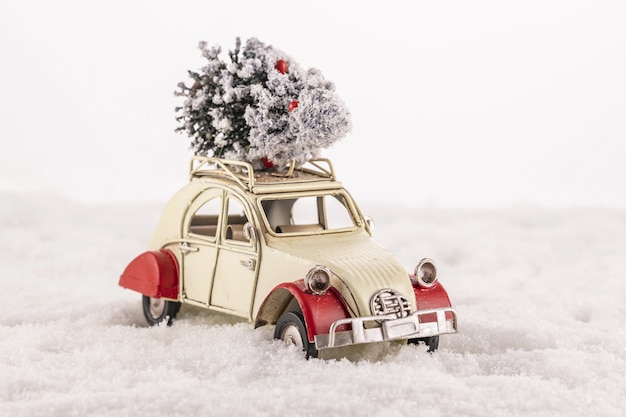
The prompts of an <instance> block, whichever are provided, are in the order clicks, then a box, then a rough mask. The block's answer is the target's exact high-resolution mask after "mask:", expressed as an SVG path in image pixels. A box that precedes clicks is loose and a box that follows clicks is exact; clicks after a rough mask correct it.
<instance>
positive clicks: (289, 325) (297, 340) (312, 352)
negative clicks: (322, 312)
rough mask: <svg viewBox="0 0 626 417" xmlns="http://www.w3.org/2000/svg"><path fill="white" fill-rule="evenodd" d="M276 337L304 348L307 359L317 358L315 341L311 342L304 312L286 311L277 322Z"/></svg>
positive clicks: (287, 343)
mask: <svg viewBox="0 0 626 417" xmlns="http://www.w3.org/2000/svg"><path fill="white" fill-rule="evenodd" d="M274 339H280V340H282V341H283V342H284V343H285V344H286V345H295V346H296V347H298V348H299V349H302V350H303V351H304V353H305V356H306V358H307V359H309V358H317V353H318V352H317V349H316V348H315V343H309V338H308V337H307V333H306V327H305V325H304V319H303V318H302V314H300V313H298V312H294V311H289V312H287V313H284V314H283V315H282V316H280V318H279V319H278V322H277V323H276V329H275V330H274Z"/></svg>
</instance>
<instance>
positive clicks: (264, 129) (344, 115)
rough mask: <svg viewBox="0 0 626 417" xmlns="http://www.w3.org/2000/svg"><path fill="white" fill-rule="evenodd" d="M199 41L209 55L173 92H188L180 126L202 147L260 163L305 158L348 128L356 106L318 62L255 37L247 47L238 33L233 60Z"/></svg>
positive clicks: (208, 153) (302, 160) (195, 145)
mask: <svg viewBox="0 0 626 417" xmlns="http://www.w3.org/2000/svg"><path fill="white" fill-rule="evenodd" d="M199 48H200V50H201V51H202V55H203V56H204V58H206V59H207V61H208V63H207V64H206V65H205V66H204V67H202V68H201V69H200V70H199V71H189V76H190V78H191V80H192V82H191V83H190V86H189V87H188V86H187V85H185V84H184V83H182V82H181V83H179V84H178V90H177V91H176V92H175V94H176V95H177V96H181V97H184V102H183V105H182V106H180V107H177V108H176V112H177V117H176V120H177V121H178V122H179V123H180V124H179V126H178V127H177V129H176V131H178V132H185V133H187V135H189V137H190V138H191V147H192V149H193V151H194V153H195V154H196V155H202V156H216V157H220V158H226V159H235V160H241V161H246V162H250V163H251V164H252V165H253V166H254V167H255V168H272V167H274V166H276V167H279V168H280V167H285V166H288V165H290V164H291V162H292V161H295V162H296V164H298V165H301V164H303V163H305V162H306V161H307V160H309V159H311V158H314V157H316V156H318V155H319V152H320V151H321V150H322V149H324V148H327V147H329V146H330V145H332V144H333V143H335V142H336V141H337V140H339V139H340V138H342V137H343V136H345V135H346V134H347V133H348V132H349V131H350V128H351V122H350V113H349V112H348V110H347V108H346V106H345V104H344V103H343V102H342V101H341V100H340V99H339V98H338V97H337V95H336V94H335V87H334V84H333V83H331V82H330V81H328V80H325V79H324V77H323V76H322V74H321V72H320V71H319V70H317V69H315V68H312V69H308V70H304V69H302V68H301V67H300V66H299V65H298V64H297V63H296V62H295V61H294V60H293V59H291V58H290V57H289V56H287V55H286V54H284V53H283V52H281V51H279V50H277V49H275V48H273V47H272V46H269V45H265V44H264V43H262V42H260V41H259V40H257V39H255V38H251V39H248V40H247V41H246V44H245V46H244V47H243V49H242V48H241V41H240V39H239V38H237V41H236V45H235V49H234V50H233V51H230V52H229V53H228V59H227V60H223V59H222V58H221V57H220V54H221V48H220V47H209V46H208V45H207V43H206V42H200V44H199Z"/></svg>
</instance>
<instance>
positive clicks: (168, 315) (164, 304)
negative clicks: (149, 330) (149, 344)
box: [142, 295, 180, 326]
mask: <svg viewBox="0 0 626 417" xmlns="http://www.w3.org/2000/svg"><path fill="white" fill-rule="evenodd" d="M142 304H143V315H144V316H145V317H146V321H147V322H148V324H149V325H150V326H154V325H157V324H160V323H163V322H164V321H166V322H167V325H168V326H171V325H172V323H174V319H175V318H176V314H178V310H180V303H177V302H175V301H167V300H164V299H162V298H152V297H148V296H147V295H144V296H143V299H142Z"/></svg>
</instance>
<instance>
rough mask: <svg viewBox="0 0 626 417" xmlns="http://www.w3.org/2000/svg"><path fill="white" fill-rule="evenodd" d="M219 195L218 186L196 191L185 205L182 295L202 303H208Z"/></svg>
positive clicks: (218, 222) (220, 206)
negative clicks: (195, 195) (195, 194)
mask: <svg viewBox="0 0 626 417" xmlns="http://www.w3.org/2000/svg"><path fill="white" fill-rule="evenodd" d="M223 194H224V191H223V190H222V189H218V188H214V189H210V190H207V191H205V192H203V193H202V194H200V196H198V198H196V199H195V200H194V201H193V202H192V203H191V205H190V206H189V210H187V215H186V217H185V220H184V222H183V231H182V234H183V239H182V243H181V244H180V250H181V253H182V255H183V262H182V266H183V271H182V274H181V276H182V277H183V279H182V282H181V285H182V287H183V297H184V298H186V299H188V300H192V301H196V302H199V303H202V304H205V305H208V304H209V298H210V294H211V287H212V286H213V276H214V273H215V265H216V262H217V257H218V245H219V238H220V232H219V231H220V229H221V224H222V223H221V221H222V220H221V218H222V209H223Z"/></svg>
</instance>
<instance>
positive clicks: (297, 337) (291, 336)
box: [280, 324, 304, 349]
mask: <svg viewBox="0 0 626 417" xmlns="http://www.w3.org/2000/svg"><path fill="white" fill-rule="evenodd" d="M280 339H281V340H282V341H283V342H285V344H286V345H295V346H296V347H298V348H300V349H304V346H303V345H302V335H301V334H300V332H299V331H298V328H297V327H296V326H294V325H293V324H290V325H288V326H286V327H285V328H284V329H283V334H282V335H281V337H280Z"/></svg>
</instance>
